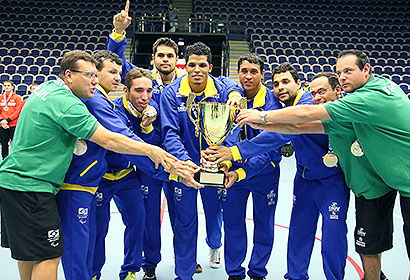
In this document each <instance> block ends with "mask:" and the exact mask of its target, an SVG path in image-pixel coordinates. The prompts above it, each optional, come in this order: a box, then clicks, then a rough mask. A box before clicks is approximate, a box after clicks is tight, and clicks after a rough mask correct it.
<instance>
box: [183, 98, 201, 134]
mask: <svg viewBox="0 0 410 280" xmlns="http://www.w3.org/2000/svg"><path fill="white" fill-rule="evenodd" d="M195 97H196V96H195V93H193V92H190V93H189V95H188V98H187V100H186V108H187V110H186V111H187V113H188V117H189V118H190V119H191V121H192V123H193V124H194V125H195V136H196V137H198V136H199V116H198V118H196V119H195V118H194V117H193V116H192V109H193V108H196V110H197V112H198V114H199V106H198V104H195Z"/></svg>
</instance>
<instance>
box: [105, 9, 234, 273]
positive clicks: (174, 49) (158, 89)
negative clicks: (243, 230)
mask: <svg viewBox="0 0 410 280" xmlns="http://www.w3.org/2000/svg"><path fill="white" fill-rule="evenodd" d="M128 9H129V3H128V1H127V4H126V7H125V9H124V10H123V11H121V13H118V14H117V15H115V16H114V20H113V22H114V32H113V33H112V34H111V35H110V37H109V43H108V46H107V49H108V50H111V51H113V52H115V53H117V54H118V55H119V56H120V57H121V58H122V59H123V67H122V80H124V77H125V75H126V74H127V73H128V71H129V70H130V69H132V68H135V67H136V66H135V65H133V64H132V63H130V62H128V61H127V60H126V59H125V54H124V51H125V49H126V46H127V40H126V38H125V29H126V28H127V27H128V26H129V25H130V23H131V18H130V17H129V16H128ZM152 59H153V62H154V65H155V69H154V70H153V71H151V76H152V82H153V92H152V99H153V100H154V101H155V102H156V103H158V104H159V103H160V102H159V100H160V96H161V95H162V92H163V90H164V89H165V88H166V86H168V85H169V84H170V83H171V82H173V81H174V80H175V79H177V78H179V77H182V76H183V75H185V74H186V73H185V72H184V71H181V70H179V69H178V68H176V63H177V61H178V45H177V44H176V43H175V42H174V41H173V40H171V39H169V38H159V39H158V40H157V41H156V42H155V43H154V45H153V55H152ZM236 101H237V100H235V95H231V98H230V99H229V101H228V102H231V103H232V104H235V103H236ZM161 110H163V109H162V108H161V107H160V111H161ZM163 188H164V193H165V196H166V198H167V203H168V210H169V216H170V221H171V226H172V227H173V225H174V220H175V218H174V216H175V214H174V188H173V186H172V185H171V184H170V183H165V184H164V187H163ZM147 191H148V194H147V198H146V199H147V200H146V201H147V202H148V201H152V203H154V202H155V201H158V199H159V198H160V196H161V192H160V191H159V192H158V190H156V189H155V188H151V189H148V190H147ZM147 205H150V209H152V208H153V207H156V205H153V204H151V203H149V202H148V203H147ZM158 206H159V205H158ZM147 213H149V212H147ZM214 214H215V215H219V213H215V212H214ZM148 215H149V214H148ZM205 219H206V224H207V229H209V230H208V231H207V240H211V242H212V240H217V239H218V238H220V237H221V234H220V232H221V227H220V226H219V224H218V223H214V222H213V221H215V220H217V219H218V217H217V216H212V215H211V214H210V213H207V214H206V215H205ZM147 223H148V226H147V228H148V229H151V231H149V232H147V233H146V235H145V236H146V238H147V240H146V241H145V242H144V244H147V242H149V243H150V245H149V246H147V248H144V262H143V268H144V273H145V274H146V276H144V280H151V279H155V278H154V277H155V268H156V266H157V264H158V262H159V259H160V249H161V245H160V244H161V240H160V239H157V241H155V240H153V236H158V234H155V233H154V232H153V231H152V230H154V229H155V228H158V226H159V225H155V224H152V223H155V220H154V221H152V219H150V217H147ZM211 226H219V228H210V227H211ZM213 234H215V235H216V236H210V235H213ZM148 238H149V240H148ZM220 243H221V242H220V241H215V242H212V244H211V249H218V248H219V247H220V245H219V244H220ZM155 244H156V245H155ZM208 245H209V244H208ZM218 246H219V247H218ZM209 252H210V254H209V263H210V266H211V267H214V268H218V267H219V266H220V251H219V250H210V251H209ZM201 271H202V267H201V266H200V265H199V264H197V269H196V272H201Z"/></svg>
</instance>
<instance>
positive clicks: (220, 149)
mask: <svg viewBox="0 0 410 280" xmlns="http://www.w3.org/2000/svg"><path fill="white" fill-rule="evenodd" d="M201 156H202V157H203V158H204V159H205V160H207V161H211V162H214V163H216V164H219V163H221V162H223V161H225V160H232V159H233V158H232V153H231V150H230V149H229V148H227V147H224V146H209V147H208V148H207V149H206V150H205V151H201Z"/></svg>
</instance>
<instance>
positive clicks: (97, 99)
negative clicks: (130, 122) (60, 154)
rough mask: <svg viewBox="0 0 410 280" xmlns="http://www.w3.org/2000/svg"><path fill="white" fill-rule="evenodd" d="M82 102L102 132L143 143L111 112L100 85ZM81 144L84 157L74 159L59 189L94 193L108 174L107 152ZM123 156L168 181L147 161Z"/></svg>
mask: <svg viewBox="0 0 410 280" xmlns="http://www.w3.org/2000/svg"><path fill="white" fill-rule="evenodd" d="M83 102H84V104H85V105H86V106H87V108H88V110H89V111H90V113H91V114H93V115H94V116H95V117H96V119H97V120H98V122H99V123H100V124H102V125H103V126H104V127H105V128H107V129H108V130H111V131H113V132H117V133H121V134H123V135H125V136H127V137H129V138H131V139H133V140H136V141H140V142H142V140H141V139H140V138H139V137H137V136H136V135H135V134H134V133H132V131H131V130H130V129H129V128H128V127H127V126H126V125H125V124H124V122H123V121H121V119H120V118H119V116H118V114H116V113H115V112H114V109H115V104H114V103H113V102H112V101H111V100H109V98H108V96H107V94H106V93H105V91H104V89H103V88H102V87H101V86H100V85H97V89H96V90H95V92H94V97H92V98H89V99H84V100H83ZM82 141H83V140H82ZM84 142H85V145H86V147H87V148H86V151H85V153H84V154H81V155H74V156H73V160H72V162H71V165H70V167H69V169H68V172H67V174H66V177H65V179H64V184H63V185H62V187H61V189H70V190H77V189H78V190H85V191H88V192H91V193H95V191H96V190H97V187H98V185H99V183H100V180H101V178H102V177H103V175H104V174H105V172H106V171H107V162H106V160H105V155H106V150H105V149H104V148H102V147H100V146H98V145H97V144H95V143H92V142H90V141H84ZM123 156H124V157H125V158H126V160H129V161H130V162H131V163H132V164H135V165H136V166H138V168H140V169H142V170H144V172H146V173H147V174H149V175H151V176H154V177H156V178H158V179H161V180H164V181H167V180H168V176H169V174H168V173H166V172H165V171H164V169H163V168H162V167H159V169H158V171H157V170H156V169H155V167H154V163H153V162H152V161H151V160H150V159H149V158H148V157H146V156H136V155H123ZM84 187H85V188H84ZM87 188H88V189H87Z"/></svg>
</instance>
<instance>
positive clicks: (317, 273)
mask: <svg viewBox="0 0 410 280" xmlns="http://www.w3.org/2000/svg"><path fill="white" fill-rule="evenodd" d="M294 174H295V159H294V157H291V158H284V159H283V160H282V163H281V180H280V185H279V201H278V205H277V210H276V221H275V223H276V228H275V243H274V248H273V252H272V256H271V258H270V261H269V264H268V267H267V268H268V271H269V274H268V276H267V279H269V280H279V279H283V275H284V274H285V273H286V244H287V235H288V229H287V226H288V225H289V217H290V211H291V206H292V180H293V176H294ZM198 202H199V203H198V205H201V203H200V200H198ZM249 203H252V201H251V200H250V201H249ZM112 211H113V212H112V218H111V225H110V231H109V233H108V237H107V252H108V256H107V262H106V265H105V267H104V269H103V271H102V273H103V275H102V278H101V279H103V280H113V279H118V272H119V269H120V266H121V264H122V258H123V253H122V252H123V251H122V250H123V245H122V240H123V236H122V233H123V225H122V222H121V217H120V215H119V214H118V212H117V211H116V208H115V205H114V204H113V205H112ZM394 216H395V219H394V226H395V232H394V248H393V249H392V250H390V251H388V252H386V253H384V254H383V259H382V269H383V271H384V272H385V274H386V275H387V276H388V278H389V279H390V280H404V279H407V277H408V273H409V271H410V264H409V261H408V259H407V255H406V253H405V246H404V238H403V233H402V222H403V221H402V217H401V214H400V207H399V203H398V200H397V202H396V207H395V210H394ZM247 219H248V222H247V223H248V237H249V238H248V243H249V244H251V243H252V234H253V223H252V207H251V204H250V205H249V207H248V215H247ZM199 223H200V224H199V229H200V233H199V238H198V262H199V263H200V264H201V265H202V267H203V272H202V273H199V274H196V275H195V276H194V278H195V279H197V280H200V279H202V280H210V279H214V280H223V279H227V278H228V277H227V275H226V273H225V271H224V268H223V265H222V266H221V268H219V269H212V268H211V267H210V266H209V265H208V248H207V245H206V243H205V234H204V232H205V224H204V223H205V221H204V215H203V212H202V209H200V213H199ZM320 228H321V225H320V224H319V225H318V232H317V235H316V236H317V238H318V239H320V237H321V231H320ZM348 228H349V233H348V240H349V252H348V256H349V257H348V261H347V265H346V276H345V279H347V280H356V279H360V276H359V275H362V270H361V262H360V258H359V256H358V254H356V253H355V251H354V243H353V230H354V199H353V195H352V196H351V203H350V208H349V213H348ZM162 240H163V249H162V261H161V262H160V264H159V266H158V268H157V279H158V280H172V279H173V278H174V259H173V250H172V232H171V227H170V224H169V219H168V216H167V211H166V208H165V215H164V219H163V223H162ZM320 245H321V244H320V241H319V240H317V241H316V244H315V248H314V251H313V255H312V260H311V264H310V268H309V275H310V279H312V280H323V279H325V276H324V274H323V270H322V261H321V256H320ZM251 249H252V247H251V246H249V248H248V253H249V254H250V250H251ZM249 254H248V255H249ZM248 260H249V257H248V258H247V259H246V260H245V264H244V265H245V266H246V265H247V261H248ZM141 278H142V273H141V272H140V273H139V274H138V276H137V279H138V280H139V279H141ZM14 279H15V280H17V279H19V278H18V271H17V265H16V262H15V261H14V260H12V259H11V258H10V253H9V251H8V250H7V249H3V248H2V249H0V280H14ZM58 279H59V280H62V279H65V278H64V275H63V272H62V269H61V266H60V270H59V276H58Z"/></svg>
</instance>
